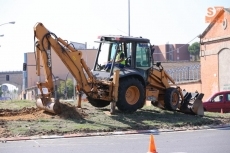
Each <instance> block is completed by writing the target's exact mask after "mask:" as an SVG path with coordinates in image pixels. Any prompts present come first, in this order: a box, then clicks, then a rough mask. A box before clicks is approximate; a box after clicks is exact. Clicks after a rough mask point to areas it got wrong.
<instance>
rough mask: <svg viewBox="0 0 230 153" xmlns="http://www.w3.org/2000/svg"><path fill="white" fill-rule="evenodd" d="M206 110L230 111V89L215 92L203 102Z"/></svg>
mask: <svg viewBox="0 0 230 153" xmlns="http://www.w3.org/2000/svg"><path fill="white" fill-rule="evenodd" d="M203 106H204V111H208V112H219V113H220V112H221V109H222V111H223V113H230V91H221V92H217V93H215V94H213V95H212V96H211V97H210V98H209V99H208V100H207V101H205V102H203Z"/></svg>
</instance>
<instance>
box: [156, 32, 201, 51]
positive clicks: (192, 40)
mask: <svg viewBox="0 0 230 153" xmlns="http://www.w3.org/2000/svg"><path fill="white" fill-rule="evenodd" d="M198 36H199V35H198ZM198 36H196V37H195V38H193V39H192V40H190V41H189V42H188V43H186V44H184V45H183V46H180V47H178V48H176V49H175V50H172V51H169V52H166V54H167V53H171V52H174V51H177V49H180V48H182V47H184V46H185V45H187V44H189V43H190V42H192V41H193V40H194V39H196V38H197V37H198ZM153 54H162V53H153Z"/></svg>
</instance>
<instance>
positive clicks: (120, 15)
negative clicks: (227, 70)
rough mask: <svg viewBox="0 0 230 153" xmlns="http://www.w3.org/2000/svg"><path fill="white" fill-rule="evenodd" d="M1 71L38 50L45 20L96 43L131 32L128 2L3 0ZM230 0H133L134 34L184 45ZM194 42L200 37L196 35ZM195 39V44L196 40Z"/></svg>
mask: <svg viewBox="0 0 230 153" xmlns="http://www.w3.org/2000/svg"><path fill="white" fill-rule="evenodd" d="M0 6H1V9H0V14H1V16H0V25H1V24H3V23H7V22H10V21H15V22H16V23H15V24H4V25H2V26H0V35H4V37H0V45H1V47H0V71H13V70H22V63H23V61H24V59H23V58H24V53H25V52H33V51H34V34H33V27H34V25H35V24H36V23H37V22H42V23H43V24H44V25H45V26H46V27H47V28H48V29H49V30H50V31H52V32H53V33H55V34H56V35H57V36H58V37H61V38H62V39H64V40H69V41H75V42H80V43H85V42H87V43H88V46H89V47H93V46H95V47H96V48H97V44H96V43H94V41H95V40H96V39H97V36H99V35H103V34H119V35H128V0H64V1H60V0H39V1H37V0H36V1H35V0H0ZM214 6H223V7H226V8H227V7H230V2H229V0H219V1H216V0H130V9H131V11H130V20H131V21H130V23H131V24H130V26H131V28H130V31H131V36H142V37H146V38H149V39H150V40H151V44H155V45H161V44H165V43H167V42H169V43H171V44H173V43H180V44H185V43H188V42H189V41H190V40H192V39H193V38H195V37H196V36H198V35H199V34H201V33H202V32H203V31H204V30H205V28H206V27H207V26H208V24H207V23H205V16H206V15H207V9H208V7H214ZM194 41H199V39H195V40H194ZM194 41H193V42H194Z"/></svg>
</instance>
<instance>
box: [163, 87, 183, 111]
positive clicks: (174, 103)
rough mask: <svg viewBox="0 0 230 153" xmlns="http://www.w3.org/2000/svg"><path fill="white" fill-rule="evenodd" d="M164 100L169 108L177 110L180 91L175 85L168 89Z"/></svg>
mask: <svg viewBox="0 0 230 153" xmlns="http://www.w3.org/2000/svg"><path fill="white" fill-rule="evenodd" d="M164 102H165V108H166V109H167V110H171V111H175V110H176V109H177V108H178V105H179V102H180V97H179V91H178V90H177V89H176V88H173V87H170V88H168V89H166V94H165V97H164Z"/></svg>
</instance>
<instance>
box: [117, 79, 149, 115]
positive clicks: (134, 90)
mask: <svg viewBox="0 0 230 153" xmlns="http://www.w3.org/2000/svg"><path fill="white" fill-rule="evenodd" d="M144 103H145V90H144V86H143V84H142V83H141V82H140V81H139V80H138V79H136V78H125V79H122V80H120V83H119V89H118V101H117V108H118V109H119V110H120V111H123V112H135V111H136V110H137V109H139V108H142V107H143V106H144Z"/></svg>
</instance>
